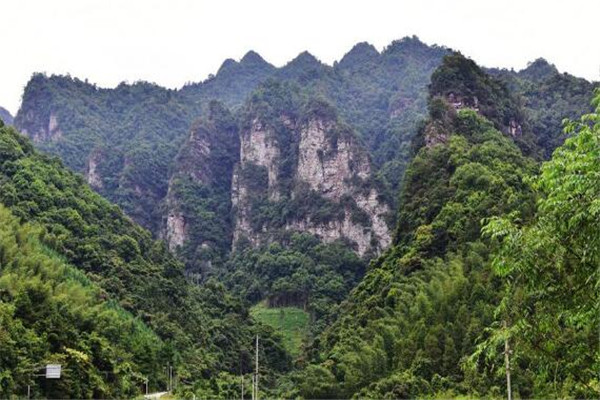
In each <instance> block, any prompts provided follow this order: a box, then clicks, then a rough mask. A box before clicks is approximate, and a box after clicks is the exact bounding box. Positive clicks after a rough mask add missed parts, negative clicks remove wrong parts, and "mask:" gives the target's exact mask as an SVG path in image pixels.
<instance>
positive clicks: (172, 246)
mask: <svg viewBox="0 0 600 400" xmlns="http://www.w3.org/2000/svg"><path fill="white" fill-rule="evenodd" d="M170 206H171V207H173V209H171V210H170V211H169V214H168V215H167V225H166V234H165V240H166V241H167V244H168V245H169V250H171V251H175V250H176V249H177V248H178V247H180V246H183V242H184V241H185V238H186V233H185V219H184V217H183V213H181V211H177V210H176V206H174V205H173V204H170Z"/></svg>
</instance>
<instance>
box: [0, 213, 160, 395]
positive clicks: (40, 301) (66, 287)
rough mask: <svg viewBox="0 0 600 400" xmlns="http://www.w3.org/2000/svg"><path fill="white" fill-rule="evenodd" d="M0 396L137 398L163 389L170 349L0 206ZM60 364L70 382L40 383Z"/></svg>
mask: <svg viewBox="0 0 600 400" xmlns="http://www.w3.org/2000/svg"><path fill="white" fill-rule="evenodd" d="M0 222H1V223H0V321H1V323H0V338H1V339H2V340H0V354H2V356H0V367H1V370H2V373H1V374H0V396H2V397H10V396H12V395H21V396H23V395H25V393H27V385H28V384H29V385H31V387H32V389H31V390H32V395H33V396H34V397H38V396H45V397H51V398H65V397H77V398H98V397H123V396H135V395H137V394H138V393H140V388H141V387H142V385H143V383H144V380H145V379H146V378H147V379H148V380H149V387H150V388H158V386H159V383H160V382H161V377H160V375H159V371H160V368H161V367H160V363H161V360H160V359H159V357H160V356H161V349H162V347H163V343H162V342H161V340H160V339H159V338H158V337H157V336H156V334H155V333H154V332H152V331H151V330H150V329H149V328H148V327H147V326H145V325H144V324H143V323H142V322H140V321H139V319H136V318H134V317H133V315H131V314H130V313H129V312H127V311H125V310H123V309H122V308H121V307H120V306H118V305H117V304H115V303H114V302H111V301H106V300H105V297H106V293H105V292H104V291H103V290H102V289H101V288H100V287H99V286H98V285H96V284H94V283H92V282H91V281H90V280H89V279H88V278H87V277H86V276H85V275H84V274H83V273H81V272H80V271H78V270H76V269H75V268H74V267H73V266H71V265H68V264H67V263H66V262H65V260H64V259H63V258H61V257H60V256H58V254H56V253H55V252H53V251H52V250H50V249H48V248H47V247H45V246H44V245H43V244H42V243H41V242H40V232H41V230H40V229H37V228H34V227H32V226H30V225H20V224H19V222H18V220H17V219H16V218H15V217H14V216H12V215H11V214H10V212H9V211H8V210H7V209H6V208H5V207H4V206H2V205H0ZM47 363H59V364H61V365H62V368H63V377H62V378H61V379H60V380H56V381H52V380H45V379H43V378H40V377H39V376H37V375H39V374H40V373H43V366H45V365H46V364H47Z"/></svg>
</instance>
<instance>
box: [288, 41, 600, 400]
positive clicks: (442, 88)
mask: <svg viewBox="0 0 600 400" xmlns="http://www.w3.org/2000/svg"><path fill="white" fill-rule="evenodd" d="M475 97H477V100H475ZM429 113H430V116H429V119H428V121H427V123H426V124H425V125H424V126H423V127H422V129H421V131H420V133H419V135H418V136H417V137H416V138H415V146H416V149H417V151H416V155H415V157H414V159H413V160H412V161H411V163H410V165H409V167H408V169H407V172H406V175H405V178H404V183H403V189H402V192H401V196H400V207H399V216H398V225H397V228H396V234H395V237H394V244H393V245H392V246H391V247H390V248H389V249H388V250H387V251H386V252H385V253H384V254H383V255H382V256H381V257H379V258H378V259H376V260H375V261H373V262H372V264H371V267H370V268H369V269H368V271H367V272H366V275H365V276H364V278H363V279H362V281H361V282H360V283H359V284H358V285H357V287H356V288H355V289H354V290H353V291H352V292H351V293H350V295H349V297H348V299H347V300H346V301H345V302H344V303H343V304H342V305H341V307H340V311H339V318H338V319H337V320H336V321H335V323H334V324H332V325H331V326H330V327H328V328H327V329H326V330H325V331H324V333H323V334H322V335H321V336H319V337H317V339H316V340H315V341H314V343H313V345H312V348H310V349H309V350H308V354H310V355H311V356H312V359H311V362H310V363H309V364H308V365H307V366H306V368H305V369H304V370H303V371H301V372H298V373H296V374H295V375H294V374H293V375H291V376H290V380H291V382H293V384H291V385H290V386H287V387H295V388H296V389H295V390H291V391H285V392H284V394H283V395H285V396H290V397H291V396H294V395H301V396H303V397H306V398H349V397H361V398H388V397H389V398H415V397H421V396H434V397H455V396H461V395H472V396H476V397H482V396H484V397H488V396H495V395H497V394H498V393H499V392H498V391H499V390H500V389H499V388H502V387H503V386H504V385H505V383H504V378H503V376H502V375H501V374H497V373H496V371H497V369H498V368H499V367H500V366H501V365H503V362H504V356H503V355H502V353H500V351H499V350H498V348H499V347H500V345H502V346H504V339H503V337H505V336H502V335H506V334H505V333H503V332H504V331H502V330H501V328H498V326H499V325H498V323H499V321H497V320H496V318H497V317H496V315H497V314H496V313H498V312H501V311H502V310H503V308H502V304H503V303H501V300H502V293H503V290H508V289H505V286H504V281H502V280H501V279H500V277H499V275H496V273H495V269H494V268H495V267H494V266H493V260H494V255H493V253H491V252H492V251H493V249H494V248H495V247H494V246H495V245H496V244H497V242H495V241H494V240H493V238H491V237H490V236H483V237H482V236H481V229H482V227H483V225H482V224H485V223H486V219H487V218H489V217H492V216H496V215H508V216H510V218H511V220H514V221H519V223H522V221H531V220H532V218H533V216H534V214H535V208H536V206H535V204H536V195H535V193H534V188H533V187H531V186H530V185H529V183H528V181H527V179H528V178H527V177H529V176H532V175H535V173H536V171H537V162H536V160H535V154H536V152H535V151H534V152H531V151H530V150H532V149H533V150H535V148H531V147H528V146H523V142H522V141H521V143H519V142H520V140H519V139H520V138H522V137H523V136H527V135H528V132H527V131H528V130H529V129H530V128H529V127H528V125H527V124H525V122H526V121H525V120H521V119H520V118H522V115H524V114H523V110H522V109H521V108H520V105H519V103H518V101H517V99H516V97H514V96H512V95H511V94H510V92H509V91H508V90H507V87H506V85H505V84H504V83H503V82H501V81H499V80H497V79H496V78H493V77H491V76H489V75H487V74H486V73H485V72H484V71H483V70H482V69H481V68H479V67H478V66H477V65H476V64H475V63H473V62H472V61H471V60H468V59H466V58H464V57H463V56H462V55H460V54H458V53H456V54H452V55H448V56H446V57H445V58H444V62H443V63H442V65H441V66H440V67H439V68H438V69H437V70H436V71H435V72H434V74H433V76H432V84H431V85H430V94H429ZM511 121H514V122H515V123H516V124H513V123H512V122H511ZM519 124H523V126H522V127H521V128H522V129H520V130H519V131H518V132H517V131H514V130H511V128H512V127H515V126H519ZM530 137H532V136H530ZM502 232H504V231H500V234H501V235H502V234H503V233H502ZM534 246H535V245H534ZM537 246H544V245H543V244H542V243H539V242H538V244H537ZM550 246H551V245H550ZM513 250H514V249H513ZM584 258H585V256H584ZM538 268H541V267H538ZM578 276H579V275H578ZM585 276H586V275H585V274H583V275H581V278H582V279H584V278H585ZM588 282H589V281H588ZM589 285H590V284H588V286H587V287H588V289H589ZM507 293H508V292H507ZM538 293H539V292H538ZM515 296H516V298H517V299H518V298H520V296H519V294H515ZM531 296H533V297H532V299H533V298H535V296H536V294H535V293H532V294H531ZM588 300H589V299H588ZM582 301H584V302H585V301H587V300H582ZM522 307H525V305H524V304H523V305H522ZM572 310H573V309H572ZM525 318H526V317H525ZM486 327H489V329H490V330H492V329H494V330H496V331H497V332H498V333H497V335H498V336H496V337H495V338H496V339H494V340H496V341H493V339H490V340H491V342H490V343H491V344H488V346H491V350H489V351H490V353H487V354H488V355H487V356H484V353H482V350H481V349H482V347H481V346H483V345H482V344H481V343H482V342H483V341H485V340H486V339H487V338H489V336H488V335H489V333H486V332H488V331H486ZM515 329H516V328H515ZM575 329H577V328H575ZM556 332H558V331H556V330H554V331H553V333H556ZM596 336H597V335H591V332H588V334H587V336H586V335H585V334H583V333H582V334H581V336H579V337H577V339H575V340H573V339H570V338H569V339H568V340H571V342H570V345H571V346H578V345H579V344H581V343H587V345H588V346H593V344H594V341H595V340H594V338H595V339H597V337H596ZM515 340H516V341H518V342H520V341H521V340H523V339H522V338H520V337H516V338H515ZM577 340H580V341H579V342H577ZM532 345H533V346H535V344H532ZM516 346H517V347H516V348H517V349H519V347H518V345H516ZM588 348H591V347H588ZM530 349H531V348H530ZM517 351H519V353H518V354H519V356H517V357H519V358H518V360H519V361H518V362H516V363H515V362H514V360H513V363H512V366H511V367H512V372H513V391H514V392H515V393H518V394H519V395H520V396H523V397H537V396H552V395H553V394H552V393H554V395H555V394H556V393H561V392H560V391H561V390H562V391H566V392H571V393H579V395H581V396H584V397H585V396H588V395H591V393H594V390H593V389H592V388H590V387H589V386H588V387H587V388H586V387H585V386H584V385H583V384H580V383H577V382H575V381H577V379H575V378H573V377H574V376H575V375H574V374H573V371H572V370H569V369H566V370H565V371H563V369H562V367H561V374H563V373H565V375H561V376H563V379H564V380H562V381H560V385H561V386H560V387H559V388H558V389H557V387H556V386H552V385H554V384H556V380H552V378H550V377H547V378H543V377H541V376H540V375H539V374H536V372H535V371H537V370H538V369H537V368H538V365H540V367H541V365H543V362H542V363H541V364H538V358H536V357H540V356H541V353H539V350H535V351H533V350H531V352H529V353H527V352H521V351H520V350H517ZM499 353H500V354H499ZM536 354H537V355H536ZM553 354H554V353H553ZM596 354H597V353H596ZM546 361H547V359H546ZM577 362H579V363H581V364H579V365H581V366H582V368H583V370H585V371H588V372H590V371H591V370H593V363H594V358H593V357H590V358H586V357H584V356H583V355H581V354H580V355H579V358H578V359H577ZM583 370H582V371H583ZM586 373H587V372H586ZM567 376H570V378H567ZM585 376H586V377H587V378H585V379H593V378H591V376H592V375H589V374H588V375H585ZM573 379H575V381H573ZM583 382H584V384H586V381H583ZM553 390H558V392H554V391H553ZM588 391H589V392H588ZM583 393H587V395H584V394H583Z"/></svg>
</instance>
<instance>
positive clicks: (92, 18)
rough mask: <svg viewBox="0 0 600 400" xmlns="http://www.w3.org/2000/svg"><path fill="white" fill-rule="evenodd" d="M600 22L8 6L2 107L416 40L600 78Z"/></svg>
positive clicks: (228, 5)
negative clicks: (34, 91) (42, 94)
mask: <svg viewBox="0 0 600 400" xmlns="http://www.w3.org/2000/svg"><path fill="white" fill-rule="evenodd" d="M599 16H600V1H598V0H570V1H568V2H565V1H557V0H545V1H542V0H495V1H493V2H492V1H489V0H414V1H409V0H406V1H401V0H396V1H391V0H368V1H354V0H345V1H342V0H339V1H337V0H335V1H334V0H252V1H250V0H246V1H244V0H239V1H234V0H213V1H204V0H196V1H192V0H163V1H157V0H52V1H50V0H0V48H1V49H2V56H1V58H2V62H1V63H0V65H1V66H0V105H2V106H4V107H6V108H8V109H9V111H11V112H12V113H13V114H14V113H15V112H16V111H17V109H18V107H19V104H20V99H21V94H22V91H23V88H24V86H25V84H26V83H27V81H28V79H29V77H30V76H31V74H32V73H33V72H46V73H48V74H50V73H61V74H65V73H70V74H71V75H72V76H76V77H79V78H81V79H84V78H88V79H89V80H90V81H91V82H94V83H97V84H98V85H100V86H103V87H114V86H116V85H117V84H118V83H119V82H121V81H129V82H133V81H136V80H139V79H142V80H147V81H151V82H156V83H158V84H160V85H163V86H167V87H172V88H175V87H180V86H182V85H183V84H184V83H185V82H188V81H194V82H196V81H201V80H203V79H205V78H206V77H207V76H208V74H209V73H214V72H216V71H217V69H218V68H219V66H220V65H221V63H222V62H223V60H224V59H226V58H234V59H236V60H238V59H240V58H241V57H242V56H243V55H244V54H245V53H246V52H247V51H248V50H255V51H257V52H258V53H259V54H261V55H262V56H263V58H265V59H266V60H267V61H269V62H271V63H273V64H274V65H277V66H280V65H283V64H285V63H286V62H287V61H289V60H291V59H292V58H294V57H295V56H296V55H297V54H298V53H300V52H301V51H303V50H308V51H309V52H311V53H312V54H314V55H315V56H316V57H317V58H319V59H321V60H322V61H324V62H326V63H328V64H331V63H332V62H333V61H334V60H339V59H340V58H341V57H342V56H343V55H344V54H345V53H346V52H347V51H348V50H350V48H351V47H352V46H353V45H354V44H355V43H357V42H359V41H368V42H370V43H372V44H373V45H375V46H376V47H377V48H378V49H379V50H381V49H382V48H383V47H385V46H386V45H388V44H389V43H390V42H391V41H392V40H394V39H400V38H402V37H404V36H407V35H413V34H415V35H417V36H419V38H420V39H421V40H423V41H424V42H426V43H428V44H434V43H436V44H440V45H445V46H448V47H451V48H454V49H457V50H460V51H461V52H463V53H464V54H466V55H468V56H470V57H472V58H473V59H474V60H475V61H477V62H478V63H480V64H482V65H485V66H498V67H509V68H510V67H514V68H515V69H521V68H523V67H525V66H526V64H527V62H528V61H532V60H534V59H535V58H537V57H544V58H546V59H548V60H549V61H550V62H553V63H555V64H556V66H557V67H558V68H559V70H561V71H567V72H569V73H572V74H574V75H577V76H582V77H585V78H587V79H589V80H599V79H600V41H599V40H598V32H599V31H598V26H599V22H598V18H599Z"/></svg>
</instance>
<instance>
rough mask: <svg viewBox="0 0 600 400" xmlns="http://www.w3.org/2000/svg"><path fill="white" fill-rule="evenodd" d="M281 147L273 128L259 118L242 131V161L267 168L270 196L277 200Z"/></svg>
mask: <svg viewBox="0 0 600 400" xmlns="http://www.w3.org/2000/svg"><path fill="white" fill-rule="evenodd" d="M278 160H279V148H278V146H277V143H276V141H275V134H274V132H273V130H272V129H269V128H267V127H266V126H265V125H263V124H262V123H261V122H260V121H259V120H258V119H254V121H252V127H251V128H250V131H248V132H242V135H241V137H240V161H241V163H242V165H243V164H247V163H252V164H255V165H260V166H263V167H266V168H267V177H268V179H269V182H268V190H269V198H270V199H271V200H277V199H278V197H279V195H278V191H277V170H278Z"/></svg>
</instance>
